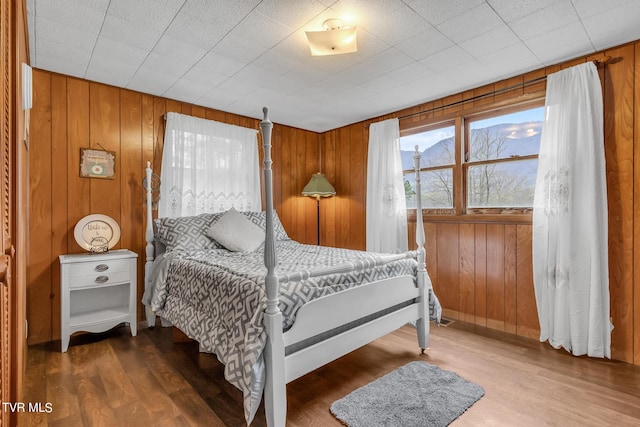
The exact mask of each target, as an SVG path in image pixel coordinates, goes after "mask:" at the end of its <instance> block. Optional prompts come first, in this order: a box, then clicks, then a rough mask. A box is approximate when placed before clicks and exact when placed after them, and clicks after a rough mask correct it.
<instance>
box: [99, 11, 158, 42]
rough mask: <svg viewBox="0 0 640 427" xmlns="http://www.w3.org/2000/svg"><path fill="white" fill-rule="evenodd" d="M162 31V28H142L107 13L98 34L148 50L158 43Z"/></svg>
mask: <svg viewBox="0 0 640 427" xmlns="http://www.w3.org/2000/svg"><path fill="white" fill-rule="evenodd" d="M163 32H164V30H149V29H146V28H142V27H140V26H138V25H136V24H135V23H134V22H131V21H128V20H125V19H121V18H118V17H116V16H112V15H107V17H106V18H105V20H104V24H103V25H102V31H100V36H101V37H106V38H109V39H111V40H116V41H119V42H121V43H123V44H129V45H131V46H134V47H137V48H139V49H145V50H147V51H149V50H151V49H153V47H154V46H155V45H156V43H158V40H159V39H160V37H161V36H162V33H163Z"/></svg>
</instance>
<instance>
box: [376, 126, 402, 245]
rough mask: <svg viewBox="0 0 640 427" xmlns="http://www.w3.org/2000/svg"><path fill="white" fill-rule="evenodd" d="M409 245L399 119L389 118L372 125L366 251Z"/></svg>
mask: <svg viewBox="0 0 640 427" xmlns="http://www.w3.org/2000/svg"><path fill="white" fill-rule="evenodd" d="M407 248H408V237H407V202H406V199H405V192H404V179H403V175H402V160H401V158H400V128H399V125H398V119H389V120H385V121H382V122H377V123H373V124H371V126H369V158H368V162H367V250H368V251H373V252H389V253H396V252H404V251H406V250H407Z"/></svg>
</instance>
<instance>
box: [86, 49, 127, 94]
mask: <svg viewBox="0 0 640 427" xmlns="http://www.w3.org/2000/svg"><path fill="white" fill-rule="evenodd" d="M137 71H138V64H133V63H131V62H126V61H122V60H121V59H119V58H109V57H108V56H102V55H101V56H95V55H94V56H93V57H92V59H91V61H90V62H89V66H88V67H87V72H86V73H85V78H86V79H88V80H91V81H95V82H101V83H107V84H110V85H115V86H119V87H126V86H127V84H128V83H129V81H130V80H131V78H132V77H133V76H134V74H135V73H136V72H137Z"/></svg>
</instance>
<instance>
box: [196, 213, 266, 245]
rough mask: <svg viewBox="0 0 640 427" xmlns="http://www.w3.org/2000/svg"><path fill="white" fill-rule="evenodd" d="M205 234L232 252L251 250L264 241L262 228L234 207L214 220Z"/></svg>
mask: <svg viewBox="0 0 640 427" xmlns="http://www.w3.org/2000/svg"><path fill="white" fill-rule="evenodd" d="M207 235H208V236H209V237H211V238H212V239H214V240H216V241H217V242H218V243H220V244H221V245H222V246H224V247H225V248H227V249H229V250H230V251H233V252H253V251H255V250H256V249H258V248H259V247H260V245H261V244H262V242H264V230H262V229H261V228H260V227H258V226H257V225H255V224H254V223H252V222H251V221H249V220H248V219H247V217H246V216H244V215H243V214H242V213H241V212H238V211H237V210H235V209H234V208H231V209H229V210H228V211H227V212H225V214H224V215H222V216H221V217H220V219H218V220H217V221H216V222H214V223H213V224H212V225H211V227H210V228H209V230H208V231H207Z"/></svg>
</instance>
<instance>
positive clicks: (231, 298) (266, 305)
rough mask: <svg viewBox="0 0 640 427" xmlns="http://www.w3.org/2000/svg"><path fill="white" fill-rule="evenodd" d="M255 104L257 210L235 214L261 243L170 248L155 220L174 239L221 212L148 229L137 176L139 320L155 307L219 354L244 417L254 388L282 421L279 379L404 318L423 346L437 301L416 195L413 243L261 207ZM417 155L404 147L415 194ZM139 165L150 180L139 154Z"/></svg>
mask: <svg viewBox="0 0 640 427" xmlns="http://www.w3.org/2000/svg"><path fill="white" fill-rule="evenodd" d="M263 112H264V119H263V120H262V122H261V123H260V129H261V132H262V143H263V148H264V150H263V151H264V185H265V201H266V203H265V204H266V206H265V212H262V213H242V214H243V215H245V217H246V218H248V219H249V220H250V221H252V222H253V223H256V224H260V225H261V226H262V228H264V249H263V250H260V249H258V250H256V251H253V252H250V253H242V252H230V251H228V250H226V249H225V248H224V247H223V246H222V245H215V244H214V247H213V248H211V247H210V246H209V247H207V248H205V249H201V248H196V250H191V251H178V250H173V251H172V250H170V249H171V247H170V246H171V241H170V240H171V239H170V238H167V233H166V232H167V227H173V226H175V225H176V224H179V225H178V226H176V227H177V228H176V230H178V233H176V234H177V235H178V238H183V237H184V236H185V235H187V234H190V233H193V232H194V231H193V227H192V225H193V224H197V225H196V228H197V230H196V231H195V233H196V234H197V233H204V234H207V235H208V236H209V238H211V234H209V233H210V228H211V227H212V224H215V223H216V222H217V221H220V219H221V218H222V217H223V216H225V215H227V214H229V212H227V213H218V214H211V215H206V214H203V215H200V216H198V217H191V218H188V219H187V218H185V219H162V218H160V219H158V220H156V222H155V225H156V228H157V229H156V231H154V228H153V224H154V222H153V220H152V218H153V217H152V197H151V186H150V185H148V184H147V185H146V186H145V187H146V190H147V228H146V240H147V246H146V254H147V262H146V266H145V296H144V298H143V302H144V303H145V305H146V306H147V321H148V323H149V326H153V325H155V315H156V314H158V315H160V316H161V317H162V318H163V321H164V319H166V320H168V321H169V322H170V323H171V324H173V325H175V326H176V327H178V328H179V329H181V330H182V331H183V332H185V333H186V334H187V335H188V336H189V337H191V338H193V339H195V340H196V341H198V342H199V343H200V347H201V349H202V350H203V351H208V352H212V353H215V354H216V355H217V357H218V359H219V360H220V361H221V362H222V363H224V364H225V378H227V380H229V381H230V382H231V383H232V384H234V385H236V386H237V387H238V388H240V389H241V390H242V391H243V394H244V401H245V417H246V420H247V422H248V423H250V422H251V420H252V419H253V416H254V414H255V410H256V408H257V406H258V403H259V401H260V399H261V397H262V395H263V394H264V401H265V412H266V418H267V423H268V425H270V426H284V425H285V422H286V406H287V403H286V384H287V383H289V382H291V381H293V380H295V379H296V378H298V377H300V376H302V375H304V374H306V373H308V372H311V371H313V370H314V369H316V368H318V367H320V366H322V365H324V364H326V363H329V362H331V361H333V360H335V359H337V358H339V357H340V356H342V355H344V354H347V353H349V352H351V351H353V350H355V349H357V348H359V347H361V346H363V345H365V344H367V343H369V342H371V341H373V340H375V339H377V338H379V337H381V336H383V335H386V334H388V333H390V332H392V331H394V330H395V329H398V328H400V327H402V326H403V325H405V324H407V323H415V325H416V329H417V334H418V344H419V347H420V348H421V349H422V350H423V351H424V349H425V348H426V347H427V346H428V344H429V313H430V306H431V312H432V315H431V317H432V318H433V319H434V320H436V321H439V315H440V306H439V303H438V301H437V298H436V297H435V295H434V294H433V289H432V287H431V281H430V279H429V276H428V274H427V271H426V266H425V250H424V230H423V226H422V211H421V203H420V197H418V198H417V227H416V242H417V245H418V249H417V250H416V251H411V252H407V253H402V254H394V255H392V254H372V253H366V252H362V251H351V250H346V249H337V248H323V247H318V246H309V245H301V244H299V243H297V242H293V241H291V240H289V239H288V236H286V232H284V229H283V228H282V226H281V224H280V222H279V219H278V217H277V214H276V213H275V211H274V208H273V195H272V192H273V191H272V190H273V185H272V169H271V164H272V160H271V132H272V127H273V124H272V123H271V121H270V120H269V118H268V110H267V108H266V107H265V108H264V109H263ZM419 159H420V155H419V153H418V152H417V149H416V154H415V155H414V164H415V168H416V192H417V194H420V174H419ZM146 176H147V179H146V182H147V183H150V182H151V178H152V170H151V168H150V166H149V164H148V166H147V169H146ZM234 215H236V216H237V215H238V214H237V211H235V212H234ZM243 215H240V218H239V221H243V218H244V217H243ZM185 227H186V229H185ZM185 230H187V231H185ZM238 230H241V229H240V228H239V229H238ZM241 232H244V228H243V229H242V231H241ZM163 233H165V234H164V240H163V238H162V234H163ZM158 241H160V243H163V244H167V242H169V245H167V248H166V249H168V250H167V251H166V252H165V253H164V254H160V253H158V252H157V251H156V247H158V246H159V245H158V243H159V242H158ZM214 243H215V242H214ZM160 246H161V245H160ZM416 258H417V262H416Z"/></svg>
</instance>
